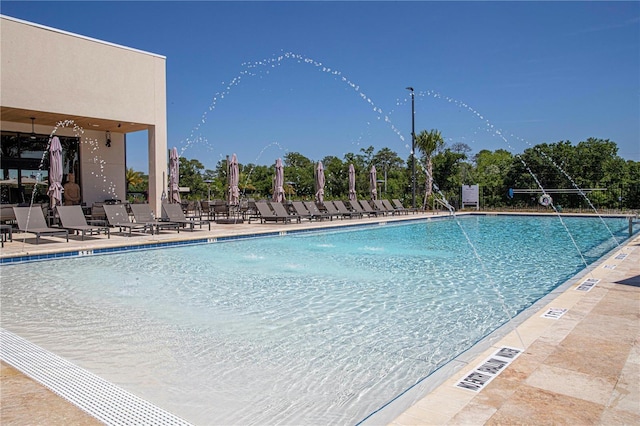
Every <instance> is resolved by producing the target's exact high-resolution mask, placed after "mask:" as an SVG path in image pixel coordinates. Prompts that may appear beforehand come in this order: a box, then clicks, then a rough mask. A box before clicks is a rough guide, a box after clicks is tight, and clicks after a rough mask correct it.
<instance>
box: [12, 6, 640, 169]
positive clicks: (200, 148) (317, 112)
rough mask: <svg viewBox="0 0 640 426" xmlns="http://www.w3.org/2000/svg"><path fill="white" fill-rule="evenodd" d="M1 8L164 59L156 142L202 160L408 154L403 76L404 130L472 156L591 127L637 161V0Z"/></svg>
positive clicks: (143, 149)
mask: <svg viewBox="0 0 640 426" xmlns="http://www.w3.org/2000/svg"><path fill="white" fill-rule="evenodd" d="M0 13H2V14H3V15H7V16H11V17H15V18H19V19H23V20H27V21H31V22H35V23H38V24H41V25H45V26H50V27H54V28H58V29H61V30H64V31H69V32H72V33H76V34H80V35H83V36H87V37H92V38H96V39H100V40H104V41H107V42H110V43H115V44H120V45H124V46H127V47H132V48H135V49H139V50H143V51H147V52H152V53H156V54H160V55H163V56H166V67H167V68H166V75H167V121H168V124H167V125H168V129H167V131H168V140H167V144H168V147H169V148H172V147H177V148H178V152H179V153H180V155H181V156H183V157H186V158H187V159H197V160H199V161H200V162H201V163H202V164H203V165H204V166H205V168H207V169H214V168H215V166H216V164H217V163H218V162H219V161H220V160H222V159H224V158H225V157H226V156H227V155H229V156H231V155H232V154H233V153H236V154H237V156H238V161H239V162H240V163H241V164H248V163H253V164H266V165H270V164H273V163H274V162H275V160H276V159H277V158H279V157H284V156H285V155H286V154H287V153H290V152H298V153H300V154H302V155H304V156H305V157H307V158H309V159H311V160H313V161H318V160H322V159H323V158H324V157H326V156H336V157H339V158H341V159H342V158H343V157H344V155H345V154H346V153H355V154H358V153H360V150H361V149H366V148H367V147H369V146H373V147H374V148H375V150H376V151H377V150H379V149H381V148H384V147H387V148H389V149H391V150H393V151H395V152H396V153H398V155H399V156H400V157H401V158H403V159H406V158H408V157H409V155H410V152H411V125H412V123H411V118H412V107H411V97H410V91H409V90H407V89H406V88H407V87H413V88H414V96H415V99H414V102H415V130H416V133H419V132H420V131H422V130H431V129H437V130H439V131H440V132H441V133H442V136H443V137H444V139H445V142H446V144H447V145H448V146H451V145H453V144H455V143H464V144H467V145H468V146H469V147H470V148H471V152H470V155H471V156H472V155H474V154H475V153H477V152H479V151H480V150H483V149H488V150H496V149H506V150H508V151H511V152H512V153H514V154H517V153H522V152H523V151H524V150H525V149H527V148H531V147H533V146H535V145H537V144H540V143H555V142H559V141H571V142H572V143H573V144H577V143H579V142H581V141H584V140H586V139H587V138H590V137H594V138H602V139H609V140H611V141H614V142H616V143H617V145H618V154H619V155H620V156H621V157H623V158H625V159H628V160H634V161H640V2H637V1H631V2H616V1H612V2H521V1H517V2H502V1H496V2H481V1H477V2H429V1H425V2H422V1H406V2H401V1H393V2H385V1H353V2H343V1H317V2H312V1H300V2H297V1H282V2H273V1H254V2H249V1H234V2H223V1H194V2H182V1H180V2H173V1H139V2H133V1H126V2H116V1H105V2H94V1H71V2H57V1H45V2H33V1H19V2H12V1H4V0H3V1H2V2H1V3H0ZM68 54H69V55H73V52H68ZM60 60H64V57H61V58H60ZM113 66H114V67H117V66H118V64H113ZM146 139H147V137H146V132H138V133H134V134H129V135H128V136H127V166H128V167H132V168H133V169H134V170H139V171H143V172H145V173H146V172H147V171H148V165H147V142H146Z"/></svg>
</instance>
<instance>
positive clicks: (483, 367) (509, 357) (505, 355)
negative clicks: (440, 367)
mask: <svg viewBox="0 0 640 426" xmlns="http://www.w3.org/2000/svg"><path fill="white" fill-rule="evenodd" d="M521 353H522V349H517V348H510V347H508V346H504V347H502V348H500V349H498V350H497V351H496V352H495V353H494V354H493V355H491V356H490V357H489V358H487V359H485V360H484V361H482V363H480V365H478V366H477V367H476V368H475V369H473V371H471V372H469V373H467V374H466V375H465V376H464V378H463V379H462V380H460V381H459V382H457V383H456V384H455V386H456V387H457V388H461V389H466V390H470V391H473V392H480V391H481V390H482V389H484V387H485V386H487V385H488V384H489V383H490V382H491V381H492V380H493V379H495V378H496V377H498V375H499V374H500V373H502V372H503V371H504V369H505V368H507V366H508V365H509V364H511V363H512V362H513V360H515V359H516V358H517V357H518V356H520V354H521Z"/></svg>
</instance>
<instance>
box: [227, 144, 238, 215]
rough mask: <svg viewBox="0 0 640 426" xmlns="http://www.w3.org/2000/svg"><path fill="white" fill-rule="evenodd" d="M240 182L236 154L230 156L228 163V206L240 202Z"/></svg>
mask: <svg viewBox="0 0 640 426" xmlns="http://www.w3.org/2000/svg"><path fill="white" fill-rule="evenodd" d="M239 182H240V176H239V171H238V157H236V154H233V155H232V156H231V162H230V163H229V204H230V205H237V204H238V203H239V202H240V189H239V188H238V183H239Z"/></svg>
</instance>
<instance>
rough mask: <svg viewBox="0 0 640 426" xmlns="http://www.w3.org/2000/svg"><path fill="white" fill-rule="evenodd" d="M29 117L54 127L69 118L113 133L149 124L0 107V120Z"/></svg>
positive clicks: (21, 120)
mask: <svg viewBox="0 0 640 426" xmlns="http://www.w3.org/2000/svg"><path fill="white" fill-rule="evenodd" d="M31 118H35V123H36V124H38V125H40V126H51V127H52V128H53V127H56V126H57V125H58V123H60V122H61V121H65V120H71V121H73V123H74V124H75V125H77V126H79V127H81V128H82V129H84V130H99V131H105V132H106V131H109V132H114V133H131V132H138V131H141V130H147V129H148V128H149V126H148V125H147V124H142V123H131V122H123V121H116V120H109V119H104V118H95V117H84V116H79V115H69V114H60V113H54V112H46V111H36V110H31V109H22V108H11V107H7V106H2V107H0V120H1V121H6V122H13V123H26V124H31Z"/></svg>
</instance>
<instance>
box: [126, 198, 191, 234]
mask: <svg viewBox="0 0 640 426" xmlns="http://www.w3.org/2000/svg"><path fill="white" fill-rule="evenodd" d="M129 206H130V207H131V212H132V213H133V217H134V218H135V219H136V223H146V224H147V225H148V226H150V227H151V230H152V231H153V228H154V227H155V229H156V234H159V233H160V230H162V229H175V230H176V231H178V233H179V232H180V224H178V223H175V222H167V221H164V220H158V219H156V218H155V217H154V216H153V211H151V207H150V206H149V204H146V203H145V204H130V205H129Z"/></svg>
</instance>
